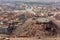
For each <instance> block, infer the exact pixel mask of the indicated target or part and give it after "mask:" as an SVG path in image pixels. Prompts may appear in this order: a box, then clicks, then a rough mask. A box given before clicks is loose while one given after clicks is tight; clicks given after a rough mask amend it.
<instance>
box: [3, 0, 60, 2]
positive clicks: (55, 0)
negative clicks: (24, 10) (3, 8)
mask: <svg viewBox="0 0 60 40" xmlns="http://www.w3.org/2000/svg"><path fill="white" fill-rule="evenodd" d="M4 1H32V2H60V0H4Z"/></svg>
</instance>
